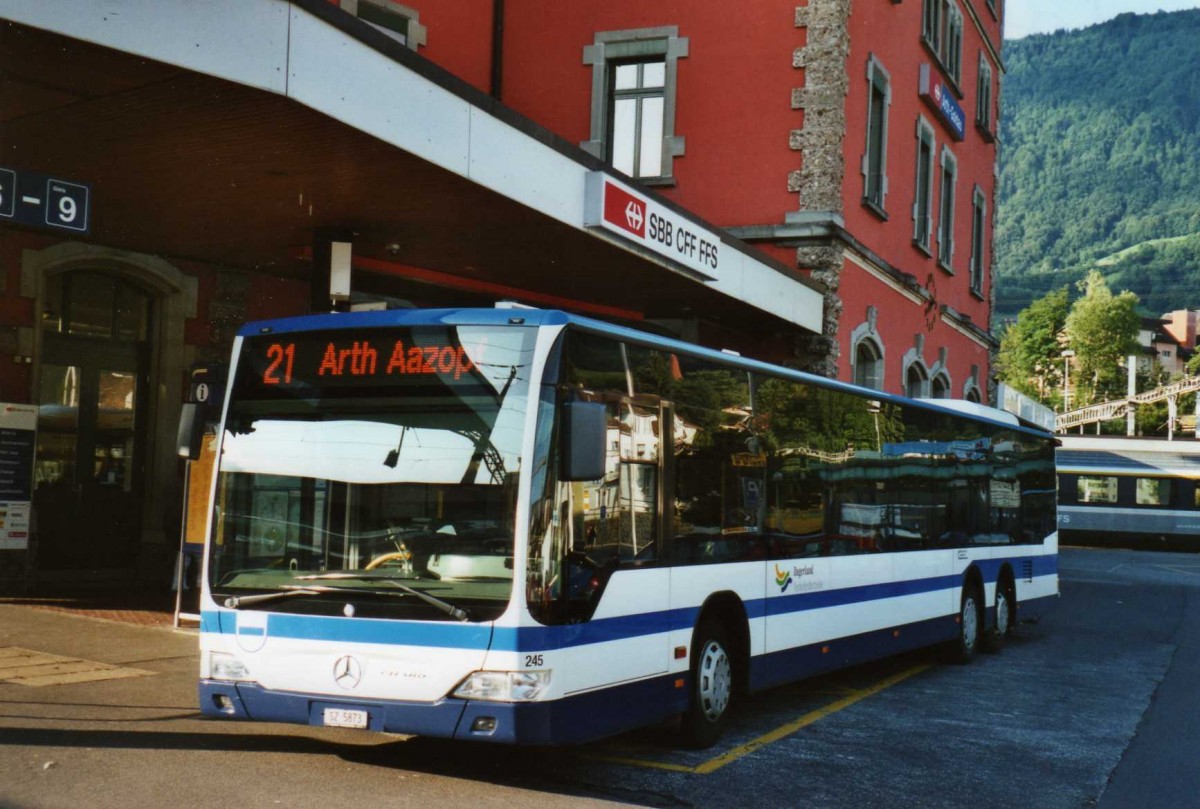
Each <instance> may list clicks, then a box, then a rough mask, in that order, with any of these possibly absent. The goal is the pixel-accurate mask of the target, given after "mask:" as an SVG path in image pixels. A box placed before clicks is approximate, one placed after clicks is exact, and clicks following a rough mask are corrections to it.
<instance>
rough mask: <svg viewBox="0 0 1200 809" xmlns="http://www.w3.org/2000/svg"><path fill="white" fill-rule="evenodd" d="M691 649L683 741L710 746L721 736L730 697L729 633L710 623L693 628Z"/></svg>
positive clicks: (712, 622) (700, 746)
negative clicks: (690, 686) (690, 690)
mask: <svg viewBox="0 0 1200 809" xmlns="http://www.w3.org/2000/svg"><path fill="white" fill-rule="evenodd" d="M693 640H694V644H693V646H692V694H691V703H690V705H689V706H688V710H687V713H685V714H684V715H683V726H682V732H683V742H684V744H686V745H687V746H688V747H693V748H697V749H699V748H704V747H711V746H712V745H713V744H715V743H716V741H717V739H719V738H720V737H721V731H722V730H723V729H724V727H725V718H726V716H727V715H728V712H729V703H730V700H731V699H732V697H733V658H731V657H730V654H729V649H730V648H731V647H730V644H729V633H728V632H727V631H726V629H725V627H724V626H723V625H722V624H720V623H718V622H716V621H712V620H707V621H703V622H702V623H701V624H700V625H699V626H697V627H696V632H695V634H694V635H693Z"/></svg>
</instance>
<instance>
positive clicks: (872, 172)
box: [862, 55, 892, 217]
mask: <svg viewBox="0 0 1200 809" xmlns="http://www.w3.org/2000/svg"><path fill="white" fill-rule="evenodd" d="M891 104H892V81H891V76H889V75H888V72H887V70H885V69H884V67H883V65H882V64H881V63H880V62H879V60H878V59H876V58H875V56H874V55H872V56H871V58H870V59H868V60H867V148H866V150H865V151H864V152H863V158H862V175H863V204H864V205H866V206H867V207H868V208H870V209H871V210H873V211H875V212H876V213H877V214H880V215H881V216H885V217H886V215H887V214H886V209H885V205H884V203H885V201H886V199H887V191H888V181H887V134H888V109H889V107H891Z"/></svg>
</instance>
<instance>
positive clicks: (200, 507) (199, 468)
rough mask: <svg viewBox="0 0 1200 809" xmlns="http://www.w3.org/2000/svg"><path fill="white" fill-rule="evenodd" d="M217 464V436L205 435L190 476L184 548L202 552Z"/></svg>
mask: <svg viewBox="0 0 1200 809" xmlns="http://www.w3.org/2000/svg"><path fill="white" fill-rule="evenodd" d="M216 465H217V437H216V436H215V435H206V436H204V440H203V442H201V444H200V457H199V458H197V459H196V460H194V461H192V469H191V474H190V475H189V476H188V490H187V523H186V525H185V527H184V533H183V544H184V546H185V547H184V550H185V551H188V552H192V553H197V554H199V553H202V552H203V550H204V540H205V533H204V532H205V530H206V529H207V528H208V511H209V508H208V496H209V493H210V492H211V491H212V478H213V470H214V468H215V467H216Z"/></svg>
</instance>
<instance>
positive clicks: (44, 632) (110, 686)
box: [0, 549, 1200, 809]
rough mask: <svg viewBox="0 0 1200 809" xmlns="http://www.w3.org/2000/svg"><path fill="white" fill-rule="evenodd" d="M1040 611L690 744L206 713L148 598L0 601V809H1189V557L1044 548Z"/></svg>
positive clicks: (786, 696) (1199, 727)
mask: <svg viewBox="0 0 1200 809" xmlns="http://www.w3.org/2000/svg"><path fill="white" fill-rule="evenodd" d="M1060 574H1061V578H1062V592H1063V597H1062V599H1061V601H1062V603H1061V604H1060V606H1059V608H1058V609H1057V610H1056V611H1055V612H1053V613H1051V615H1050V616H1048V617H1047V619H1046V620H1044V621H1042V622H1041V623H1040V624H1038V625H1036V626H1029V625H1023V626H1022V627H1021V628H1020V630H1019V631H1018V634H1017V636H1016V637H1015V638H1014V639H1013V641H1012V642H1011V643H1010V644H1009V645H1008V647H1007V648H1006V649H1004V650H1003V651H1002V652H1001V653H1000V654H997V655H984V656H982V657H981V658H980V659H978V660H977V661H976V662H975V663H974V664H972V665H971V666H966V667H959V666H950V665H946V664H945V663H944V662H942V661H941V658H940V657H939V655H937V654H936V653H935V652H932V651H929V652H921V653H916V654H913V655H909V656H904V657H901V658H895V659H892V660H888V661H882V662H880V663H877V664H871V665H870V666H864V667H858V668H856V669H852V670H850V671H847V672H841V673H838V674H835V675H832V676H830V677H826V678H819V679H818V680H815V681H809V682H806V683H800V684H796V685H793V686H787V687H784V688H781V689H774V690H772V691H769V692H764V693H763V694H760V695H756V696H755V697H754V698H752V699H751V700H749V701H748V702H746V703H743V704H742V705H741V706H739V708H738V712H737V714H736V715H735V717H734V721H733V722H732V723H731V729H730V731H731V732H730V733H728V734H727V737H728V738H726V739H723V740H722V743H721V745H718V747H717V748H714V749H712V750H709V751H682V750H679V749H677V748H675V747H674V746H673V744H672V742H671V741H670V740H669V739H668V738H667V737H666V735H665V734H664V732H663V730H662V729H649V730H646V731H638V732H635V733H631V734H625V735H622V736H620V737H616V738H614V739H609V740H605V741H603V742H599V743H596V744H593V745H587V746H584V747H582V748H574V749H565V750H564V749H554V750H547V749H532V750H531V749H525V748H498V747H495V746H487V745H472V744H464V743H451V742H444V741H439V740H434V739H420V738H412V737H399V736H385V735H381V734H372V733H368V732H364V731H352V730H341V729H336V728H313V727H305V726H295V725H272V724H259V723H234V722H223V721H219V720H208V719H204V718H202V717H200V716H199V715H198V712H197V710H196V678H197V673H198V668H199V660H198V654H197V639H196V635H195V631H194V630H176V629H173V628H172V627H171V626H170V612H169V602H168V603H167V604H158V605H155V604H150V605H141V606H140V608H138V609H121V607H122V606H125V607H130V606H138V605H129V604H125V605H122V604H121V603H106V602H105V601H104V599H100V598H91V599H74V600H62V599H60V600H47V599H34V600H28V599H26V600H19V601H14V600H11V599H9V600H7V603H5V602H4V601H0V809H60V807H61V808H62V809H67V808H71V809H73V807H82V806H87V807H101V808H102V809H103V807H113V809H118V808H119V809H139V807H147V809H149V808H150V807H154V809H160V808H161V807H163V806H171V805H176V806H180V807H189V808H190V807H209V806H211V807H222V809H225V808H226V807H237V809H250V808H251V807H259V806H288V807H297V808H299V809H306V808H307V807H314V809H318V808H319V809H328V807H330V806H333V805H338V806H341V805H347V804H354V805H363V806H377V805H389V806H392V805H397V806H413V807H418V806H419V807H430V806H463V805H470V806H473V807H475V806H480V807H488V806H496V807H503V808H504V809H512V806H514V805H515V804H518V803H519V804H521V805H522V806H523V807H530V808H531V809H532V808H535V807H536V808H540V807H557V806H571V807H578V806H589V805H591V806H601V805H609V806H611V805H633V806H664V807H681V806H699V807H721V808H722V809H723V808H724V807H731V806H736V807H742V806H763V807H771V808H772V809H777V807H780V806H789V805H805V806H811V807H818V808H819V809H833V808H834V807H836V809H866V808H867V807H887V809H894V807H921V809H930V808H932V807H947V809H952V808H956V807H967V806H970V807H976V808H977V807H983V808H984V809H990V807H996V809H1009V807H1012V808H1013V809H1017V807H1021V808H1022V809H1024V807H1034V808H1035V809H1049V808H1050V807H1053V809H1060V808H1061V809H1075V807H1079V809H1083V808H1084V807H1099V809H1155V808H1156V807H1170V809H1177V808H1186V807H1200V766H1198V765H1197V764H1196V751H1197V750H1200V711H1198V710H1197V697H1196V696H1195V694H1196V689H1195V683H1197V682H1200V556H1197V555H1188V554H1154V553H1146V552H1132V551H1111V550H1110V551H1091V550H1079V549H1064V551H1063V554H1062V557H1061V559H1060Z"/></svg>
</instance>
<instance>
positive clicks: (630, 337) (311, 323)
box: [238, 307, 1052, 438]
mask: <svg viewBox="0 0 1200 809" xmlns="http://www.w3.org/2000/svg"><path fill="white" fill-rule="evenodd" d="M387 326H574V327H576V328H579V329H582V330H584V331H588V332H592V333H594V334H602V335H607V336H610V337H614V338H617V339H621V340H625V341H628V342H633V343H639V344H642V345H646V346H652V347H657V348H661V349H664V350H667V351H671V352H675V353H682V354H688V355H691V356H694V357H699V358H705V359H711V360H714V361H717V362H721V363H723V364H725V365H730V366H733V367H737V368H743V369H745V370H747V371H759V372H763V373H770V374H774V375H782V376H785V377H788V378H791V379H795V380H797V381H801V382H804V383H806V384H809V385H815V386H817V387H822V388H827V389H832V390H840V391H843V392H846V393H853V394H856V395H859V396H868V397H869V398H871V399H876V400H878V401H881V402H891V403H894V404H903V405H905V406H906V407H916V408H920V409H925V410H941V411H945V410H954V411H955V412H956V414H957V415H960V416H963V417H965V418H968V419H972V420H975V421H983V422H987V423H989V424H991V425H992V426H1003V427H1007V428H1009V429H1013V430H1018V431H1020V432H1023V433H1027V434H1029V435H1036V436H1038V437H1042V438H1051V437H1052V436H1051V434H1050V433H1047V432H1045V431H1044V430H1040V429H1037V428H1032V427H1029V426H1026V425H1023V424H1020V423H1019V422H1015V423H1014V421H1013V420H1010V419H1011V415H1010V414H1008V413H1006V412H1005V411H1000V410H996V409H995V408H991V407H986V406H984V405H976V404H974V403H967V402H960V401H959V400H946V399H936V400H933V399H926V400H922V399H909V398H906V397H903V396H897V395H895V394H892V393H885V392H884V391H878V390H873V389H870V388H861V387H858V386H857V385H852V384H850V383H847V382H840V381H838V380H834V379H827V378H825V377H822V376H817V375H815V374H810V373H807V372H805V371H797V370H795V369H792V368H785V367H783V366H779V365H772V364H770V363H766V362H762V361H760V360H755V359H750V358H747V357H742V356H739V355H736V354H730V353H727V352H724V351H718V350H715V349H711V348H704V347H703V346H698V345H695V344H693V343H687V342H684V341H682V340H678V339H675V338H672V337H663V336H660V335H656V334H652V333H649V332H645V331H640V330H638V329H634V328H630V327H627V326H621V325H617V324H614V323H609V322H607V321H602V320H595V319H593V318H589V317H583V316H581V315H574V314H570V313H568V312H563V311H560V310H556V309H529V308H524V307H519V308H516V307H514V308H506V307H496V308H493V309H483V308H461V309H380V310H375V311H363V312H335V313H329V314H316V315H300V316H297V317H288V318H279V319H275V320H263V321H255V322H252V323H247V324H245V325H244V326H242V328H241V329H240V330H239V332H238V335H239V336H241V337H254V336H258V335H262V334H279V333H287V332H296V331H323V330H335V329H349V328H380V327H387ZM968 405H971V406H968Z"/></svg>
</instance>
